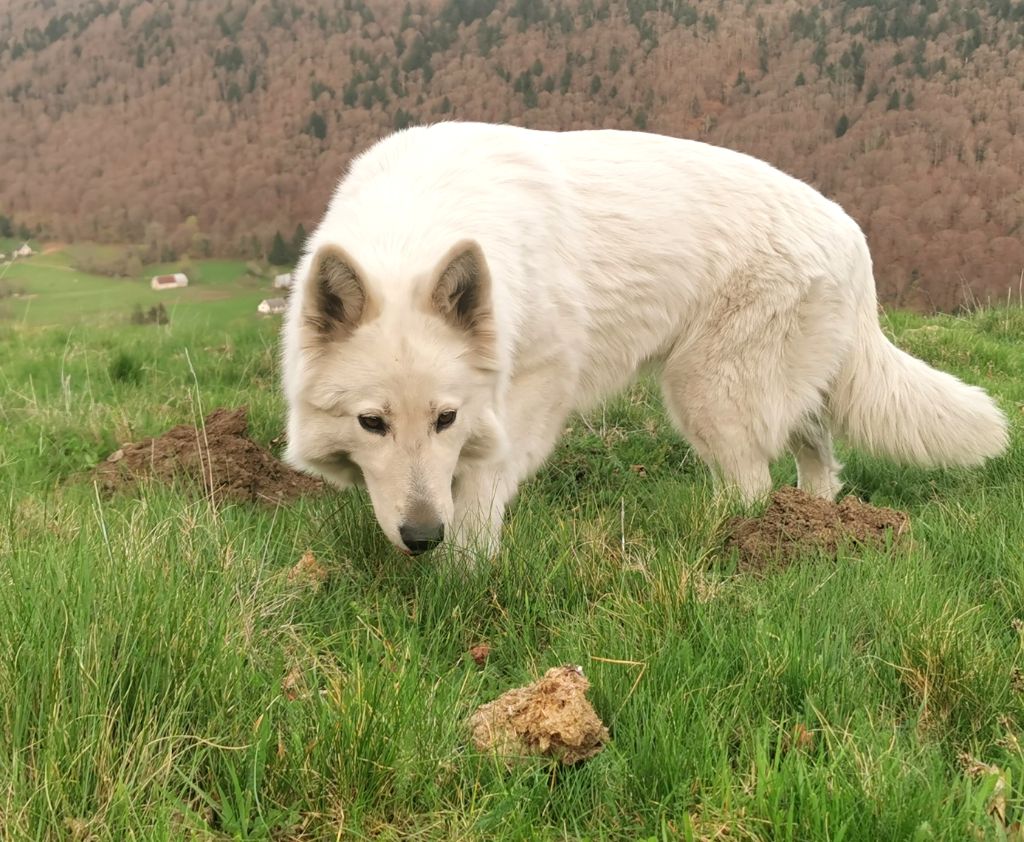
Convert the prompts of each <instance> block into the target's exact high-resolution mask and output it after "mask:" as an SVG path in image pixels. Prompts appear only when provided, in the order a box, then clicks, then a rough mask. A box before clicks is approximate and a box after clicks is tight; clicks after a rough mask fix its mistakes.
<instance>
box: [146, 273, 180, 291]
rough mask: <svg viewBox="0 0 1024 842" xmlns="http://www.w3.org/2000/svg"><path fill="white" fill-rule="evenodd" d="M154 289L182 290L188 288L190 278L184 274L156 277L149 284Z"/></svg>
mask: <svg viewBox="0 0 1024 842" xmlns="http://www.w3.org/2000/svg"><path fill="white" fill-rule="evenodd" d="M149 285H150V286H151V287H152V288H153V289H180V288H181V287H187V286H188V278H187V277H186V276H185V273H184V272H175V273H174V274H173V275H156V276H154V278H153V280H152V281H150V284H149Z"/></svg>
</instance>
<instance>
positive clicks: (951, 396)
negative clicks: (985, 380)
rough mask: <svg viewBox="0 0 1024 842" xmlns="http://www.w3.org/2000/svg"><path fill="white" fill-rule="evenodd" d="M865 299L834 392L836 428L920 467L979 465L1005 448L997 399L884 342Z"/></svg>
mask: <svg viewBox="0 0 1024 842" xmlns="http://www.w3.org/2000/svg"><path fill="white" fill-rule="evenodd" d="M868 305H869V306H866V307H865V308H864V310H863V311H862V312H861V313H860V315H859V317H858V325H857V330H856V334H855V340H854V343H853V347H852V349H851V353H850V357H849V359H848V360H847V362H846V365H845V366H844V367H843V368H842V369H841V370H840V373H839V377H838V379H837V381H836V385H835V388H834V390H833V393H832V397H831V401H830V408H831V412H832V418H833V421H834V423H835V424H836V432H838V433H839V434H840V435H843V436H845V437H846V438H847V439H848V440H849V441H850V443H851V444H853V445H854V446H857V447H861V448H863V449H864V450H866V451H868V452H869V453H872V454H875V455H878V456H885V457H889V458H891V459H893V460H895V461H897V462H902V463H909V464H915V465H921V466H923V467H940V466H942V467H948V466H954V465H959V466H972V465H979V464H981V463H982V462H984V461H985V460H986V459H989V458H991V457H994V456H998V455H999V454H1001V453H1002V452H1003V451H1004V450H1006V447H1007V444H1008V442H1009V435H1008V432H1007V421H1006V416H1005V415H1003V413H1002V412H1001V411H1000V410H999V408H998V407H997V406H996V403H995V401H993V400H992V398H991V397H989V395H988V394H987V393H986V392H984V391H983V390H982V389H979V388H978V387H977V386H969V385H967V384H966V383H963V382H961V381H960V380H958V379H957V378H955V377H953V376H952V375H950V374H946V373H945V372H942V371H936V370H935V369H934V368H932V367H931V366H929V365H927V364H926V363H924V362H922V361H921V360H919V359H916V358H915V357H912V356H910V354H906V353H904V352H903V351H901V350H900V349H899V348H897V347H896V346H895V345H893V344H892V343H891V342H889V340H888V339H887V338H886V336H885V334H884V333H882V330H881V328H880V327H879V324H878V316H877V314H876V313H875V312H874V301H871V302H869V303H868Z"/></svg>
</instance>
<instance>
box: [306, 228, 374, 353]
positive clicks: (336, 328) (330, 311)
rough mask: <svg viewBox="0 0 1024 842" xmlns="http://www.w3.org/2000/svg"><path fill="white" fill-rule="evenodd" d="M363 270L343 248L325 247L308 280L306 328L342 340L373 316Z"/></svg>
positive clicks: (316, 260)
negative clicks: (370, 315)
mask: <svg viewBox="0 0 1024 842" xmlns="http://www.w3.org/2000/svg"><path fill="white" fill-rule="evenodd" d="M371 303H372V302H371V301H370V300H369V299H368V297H367V294H366V286H365V284H364V283H363V279H362V270H361V269H360V268H359V266H358V265H357V264H356V262H355V261H354V260H353V259H352V258H351V257H350V256H349V255H348V254H347V253H346V252H345V250H344V249H342V248H341V247H339V246H333V245H327V246H322V247H321V248H320V250H319V251H318V252H317V253H316V255H315V256H314V257H313V264H312V268H311V270H310V273H309V276H308V278H307V280H306V289H305V296H304V299H303V305H304V306H303V309H304V313H303V315H304V317H305V321H306V325H307V326H308V327H309V329H310V330H312V331H313V332H314V333H316V334H317V335H318V336H320V337H321V338H323V339H342V338H344V337H346V336H348V335H349V334H350V333H352V331H354V330H355V329H356V327H357V326H358V325H359V323H360V322H361V321H363V319H364V318H367V317H368V316H369V314H370V309H371Z"/></svg>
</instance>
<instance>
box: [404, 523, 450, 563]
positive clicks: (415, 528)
mask: <svg viewBox="0 0 1024 842" xmlns="http://www.w3.org/2000/svg"><path fill="white" fill-rule="evenodd" d="M398 534H399V535H401V536H402V543H403V544H405V546H406V548H407V549H408V550H409V552H411V553H412V554H413V555H419V554H420V553H425V552H426V551H427V550H432V549H434V547H436V546H437V545H438V544H440V543H441V542H442V541H443V540H444V524H443V523H440V522H438V523H403V524H402V526H401V527H400V528H399V530H398Z"/></svg>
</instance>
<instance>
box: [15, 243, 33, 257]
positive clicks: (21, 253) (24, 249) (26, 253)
mask: <svg viewBox="0 0 1024 842" xmlns="http://www.w3.org/2000/svg"><path fill="white" fill-rule="evenodd" d="M33 254H35V252H33V251H32V246H30V245H29V244H28V243H22V244H21V246H20V247H18V248H16V249H15V250H14V252H13V255H14V257H30V256H31V255H33Z"/></svg>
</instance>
